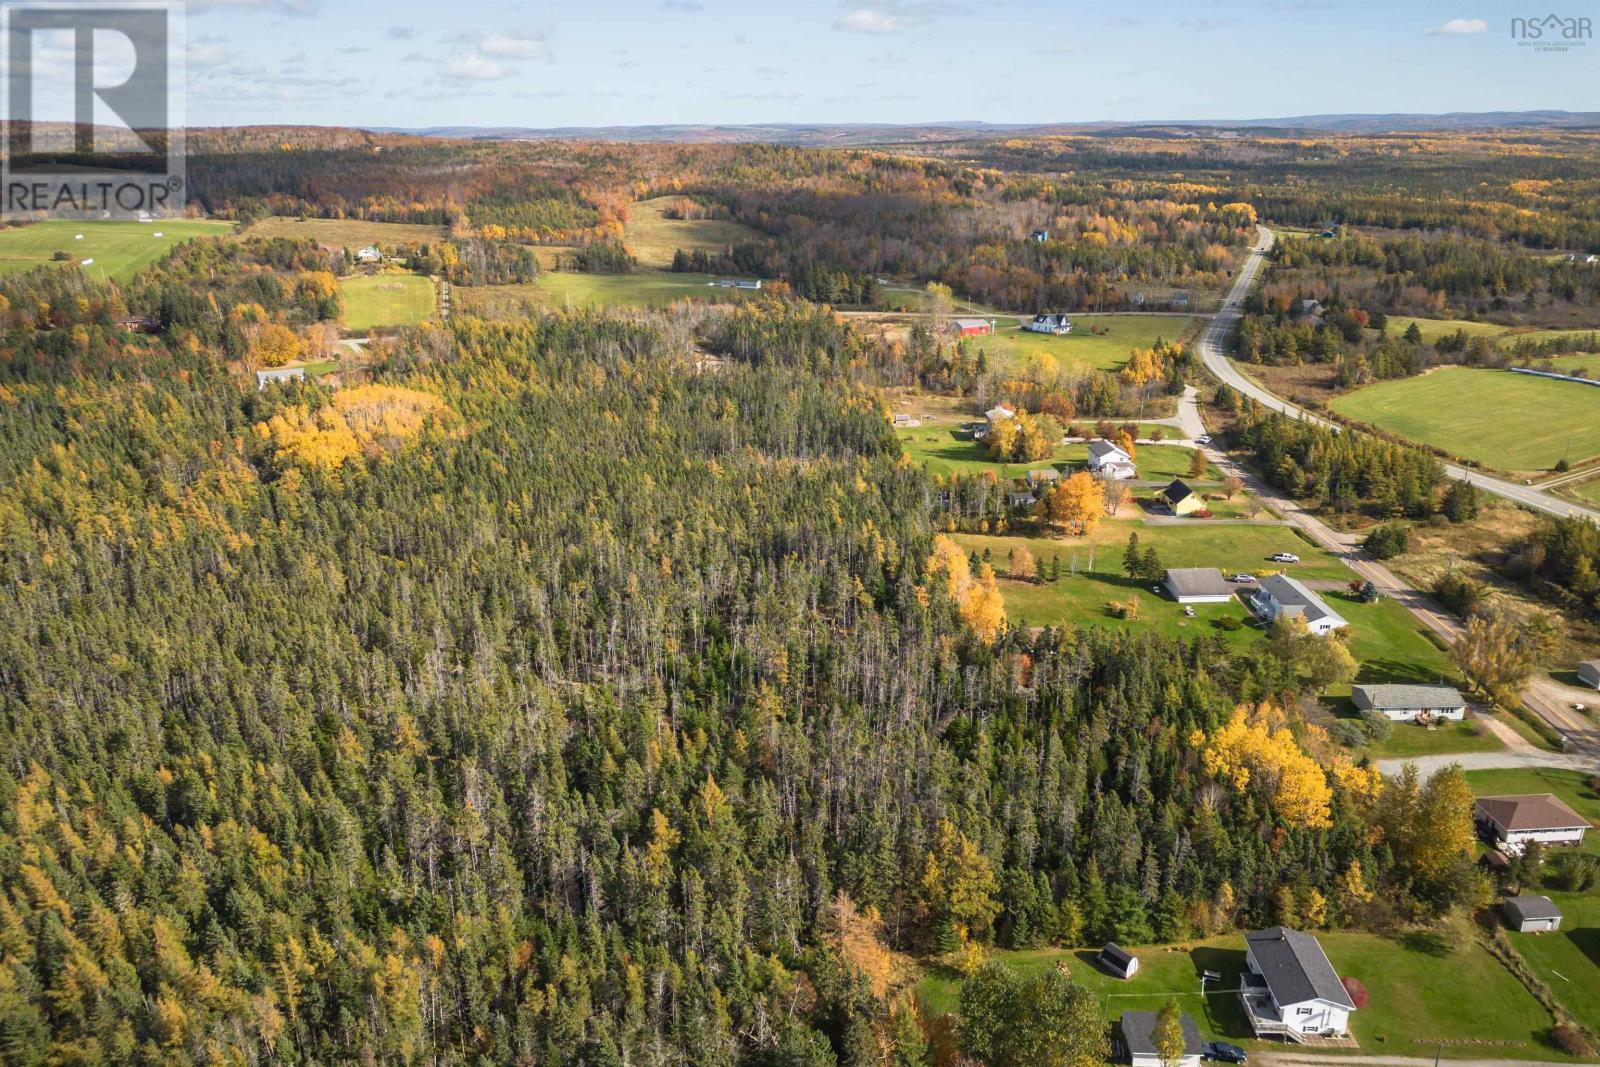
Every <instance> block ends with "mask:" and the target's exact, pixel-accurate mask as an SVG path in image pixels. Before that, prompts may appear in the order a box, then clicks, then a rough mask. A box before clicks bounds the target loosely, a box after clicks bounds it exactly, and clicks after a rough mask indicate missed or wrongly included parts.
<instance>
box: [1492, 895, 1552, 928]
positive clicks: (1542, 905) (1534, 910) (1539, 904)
mask: <svg viewBox="0 0 1600 1067" xmlns="http://www.w3.org/2000/svg"><path fill="white" fill-rule="evenodd" d="M1505 910H1506V914H1507V915H1509V916H1511V917H1512V918H1513V919H1516V920H1517V921H1518V922H1521V921H1523V920H1525V919H1559V918H1561V909H1560V908H1558V907H1556V902H1555V901H1553V900H1551V899H1550V898H1549V897H1536V896H1528V897H1507V898H1506V902H1505Z"/></svg>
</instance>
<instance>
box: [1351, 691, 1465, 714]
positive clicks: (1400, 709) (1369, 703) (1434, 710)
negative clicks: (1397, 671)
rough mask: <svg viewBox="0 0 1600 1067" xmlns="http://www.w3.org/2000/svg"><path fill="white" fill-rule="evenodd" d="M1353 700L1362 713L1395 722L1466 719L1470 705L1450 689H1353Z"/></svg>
mask: <svg viewBox="0 0 1600 1067" xmlns="http://www.w3.org/2000/svg"><path fill="white" fill-rule="evenodd" d="M1350 699H1351V701H1352V702H1353V703H1354V704H1355V706H1356V707H1357V709H1359V710H1361V711H1375V712H1377V713H1378V714H1380V715H1383V716H1384V717H1386V718H1389V719H1393V720H1394V721H1395V722H1414V721H1416V720H1417V719H1425V720H1430V719H1464V718H1466V715H1467V701H1466V698H1464V697H1463V696H1462V695H1461V694H1460V693H1459V692H1457V691H1456V690H1455V689H1454V688H1452V687H1451V686H1448V685H1353V686H1351V687H1350Z"/></svg>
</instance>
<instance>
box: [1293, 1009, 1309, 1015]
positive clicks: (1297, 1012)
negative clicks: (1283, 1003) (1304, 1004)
mask: <svg viewBox="0 0 1600 1067" xmlns="http://www.w3.org/2000/svg"><path fill="white" fill-rule="evenodd" d="M1295 1014H1296V1015H1310V1014H1311V1009H1310V1008H1300V1009H1299V1010H1298V1011H1296V1012H1295Z"/></svg>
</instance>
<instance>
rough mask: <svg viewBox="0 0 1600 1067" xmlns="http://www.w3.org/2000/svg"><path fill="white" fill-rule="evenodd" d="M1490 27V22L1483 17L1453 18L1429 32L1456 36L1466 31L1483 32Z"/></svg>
mask: <svg viewBox="0 0 1600 1067" xmlns="http://www.w3.org/2000/svg"><path fill="white" fill-rule="evenodd" d="M1488 28H1489V24H1488V23H1487V22H1485V21H1484V20H1483V19H1451V20H1450V21H1448V22H1446V23H1444V24H1443V25H1441V26H1435V27H1434V28H1433V29H1431V30H1429V31H1428V32H1429V33H1432V34H1447V35H1451V36H1456V35H1459V34H1464V33H1483V32H1484V31H1485V30H1487V29H1488Z"/></svg>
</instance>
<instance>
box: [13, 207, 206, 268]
mask: <svg viewBox="0 0 1600 1067" xmlns="http://www.w3.org/2000/svg"><path fill="white" fill-rule="evenodd" d="M232 230H233V223H231V222H217V221H212V220H209V219H162V220H160V221H155V222H122V221H102V222H77V221H73V220H71V219H50V220H47V221H45V222H34V223H29V224H28V225H26V226H19V227H17V228H15V229H3V230H0V273H4V274H12V273H16V272H18V271H24V270H32V269H33V268H34V267H49V266H59V267H64V266H70V265H71V263H78V264H79V265H80V266H82V268H83V271H84V273H85V274H87V275H89V276H90V277H91V278H97V279H100V280H102V281H104V280H106V279H108V278H109V279H110V280H112V281H118V282H123V281H127V280H128V279H129V278H132V277H133V276H134V275H135V274H138V273H139V272H140V271H141V270H143V269H144V268H146V267H148V266H149V265H150V264H152V263H154V262H155V261H156V260H158V259H160V258H161V257H162V256H164V255H166V254H167V252H169V251H170V250H171V249H172V248H173V247H174V246H176V245H180V244H183V243H184V242H185V241H192V240H194V239H195V238H196V237H220V236H222V235H224V234H227V233H230V232H232ZM79 234H82V235H83V239H82V240H78V235H79ZM57 252H65V253H67V254H68V255H69V256H71V257H72V260H71V261H70V262H68V261H58V260H53V259H51V258H50V257H51V256H53V255H55V253H57ZM86 260H92V261H93V262H89V263H86V262H85V261H86Z"/></svg>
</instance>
